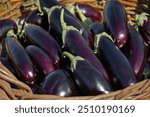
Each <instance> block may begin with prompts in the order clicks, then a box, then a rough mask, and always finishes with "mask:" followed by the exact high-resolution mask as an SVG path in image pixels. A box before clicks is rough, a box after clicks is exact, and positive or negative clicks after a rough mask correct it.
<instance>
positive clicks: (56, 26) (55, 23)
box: [48, 7, 93, 48]
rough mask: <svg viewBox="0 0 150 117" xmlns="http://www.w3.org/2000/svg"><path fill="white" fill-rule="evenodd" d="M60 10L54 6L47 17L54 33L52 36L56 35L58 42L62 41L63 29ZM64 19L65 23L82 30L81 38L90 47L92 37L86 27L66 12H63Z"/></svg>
mask: <svg viewBox="0 0 150 117" xmlns="http://www.w3.org/2000/svg"><path fill="white" fill-rule="evenodd" d="M61 10H62V9H61V8H59V7H56V8H55V9H54V10H53V11H51V15H50V16H49V18H48V20H49V24H50V27H51V29H50V30H51V32H52V33H53V34H54V36H55V37H57V39H59V40H61V41H59V42H60V43H62V31H63V27H62V25H61V18H60V15H61ZM64 21H65V23H66V25H68V26H73V27H75V28H77V29H78V30H82V31H83V32H82V36H83V39H84V40H85V41H86V43H87V44H88V46H89V47H90V48H92V45H93V38H92V36H91V32H90V31H89V30H88V29H86V28H85V27H83V26H82V25H81V24H80V22H79V21H78V20H77V19H75V18H73V17H71V16H69V15H67V14H66V13H64Z"/></svg>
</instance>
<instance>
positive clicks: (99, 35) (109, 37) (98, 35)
mask: <svg viewBox="0 0 150 117" xmlns="http://www.w3.org/2000/svg"><path fill="white" fill-rule="evenodd" d="M103 36H105V37H107V38H108V39H110V40H111V41H112V42H114V41H113V39H112V37H111V36H110V35H109V34H107V33H106V32H102V33H100V34H97V35H96V36H95V42H94V52H95V53H97V48H98V43H99V41H100V39H101V38H102V37H103Z"/></svg>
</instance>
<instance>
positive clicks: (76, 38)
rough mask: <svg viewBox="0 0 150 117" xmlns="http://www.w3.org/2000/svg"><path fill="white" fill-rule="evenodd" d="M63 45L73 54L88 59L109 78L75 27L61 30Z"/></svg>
mask: <svg viewBox="0 0 150 117" xmlns="http://www.w3.org/2000/svg"><path fill="white" fill-rule="evenodd" d="M68 28H69V27H68ZM63 42H64V47H65V48H66V50H67V51H69V52H70V53H72V54H73V55H75V56H81V57H83V58H84V59H86V60H88V61H89V62H90V63H91V64H92V65H93V66H94V67H95V68H96V69H97V70H98V71H100V72H102V73H103V74H104V76H105V77H106V78H107V79H108V80H109V74H108V73H107V71H106V70H105V68H104V66H103V64H102V63H101V61H99V59H98V58H97V57H96V56H95V54H94V52H93V51H92V50H91V49H90V48H89V47H88V46H87V44H86V43H85V41H84V40H83V37H82V35H81V34H80V32H79V31H78V30H76V29H74V28H73V29H67V31H64V32H63Z"/></svg>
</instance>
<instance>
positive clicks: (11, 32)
mask: <svg viewBox="0 0 150 117" xmlns="http://www.w3.org/2000/svg"><path fill="white" fill-rule="evenodd" d="M7 36H11V37H16V35H15V33H14V31H13V30H10V31H8V32H7Z"/></svg>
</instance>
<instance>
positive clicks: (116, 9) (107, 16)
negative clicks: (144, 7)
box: [104, 0, 128, 48]
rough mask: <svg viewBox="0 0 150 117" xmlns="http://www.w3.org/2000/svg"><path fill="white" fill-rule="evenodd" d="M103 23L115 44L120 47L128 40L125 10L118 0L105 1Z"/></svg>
mask: <svg viewBox="0 0 150 117" xmlns="http://www.w3.org/2000/svg"><path fill="white" fill-rule="evenodd" d="M104 24H105V29H106V32H107V33H109V34H111V35H112V37H113V38H114V41H115V44H116V45H117V46H118V47H119V48H121V47H122V46H123V45H124V44H125V43H126V42H127V40H128V29H127V16H126V11H125V9H124V7H123V6H122V4H121V3H120V2H119V1H118V0H107V1H106V5H105V8H104Z"/></svg>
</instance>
